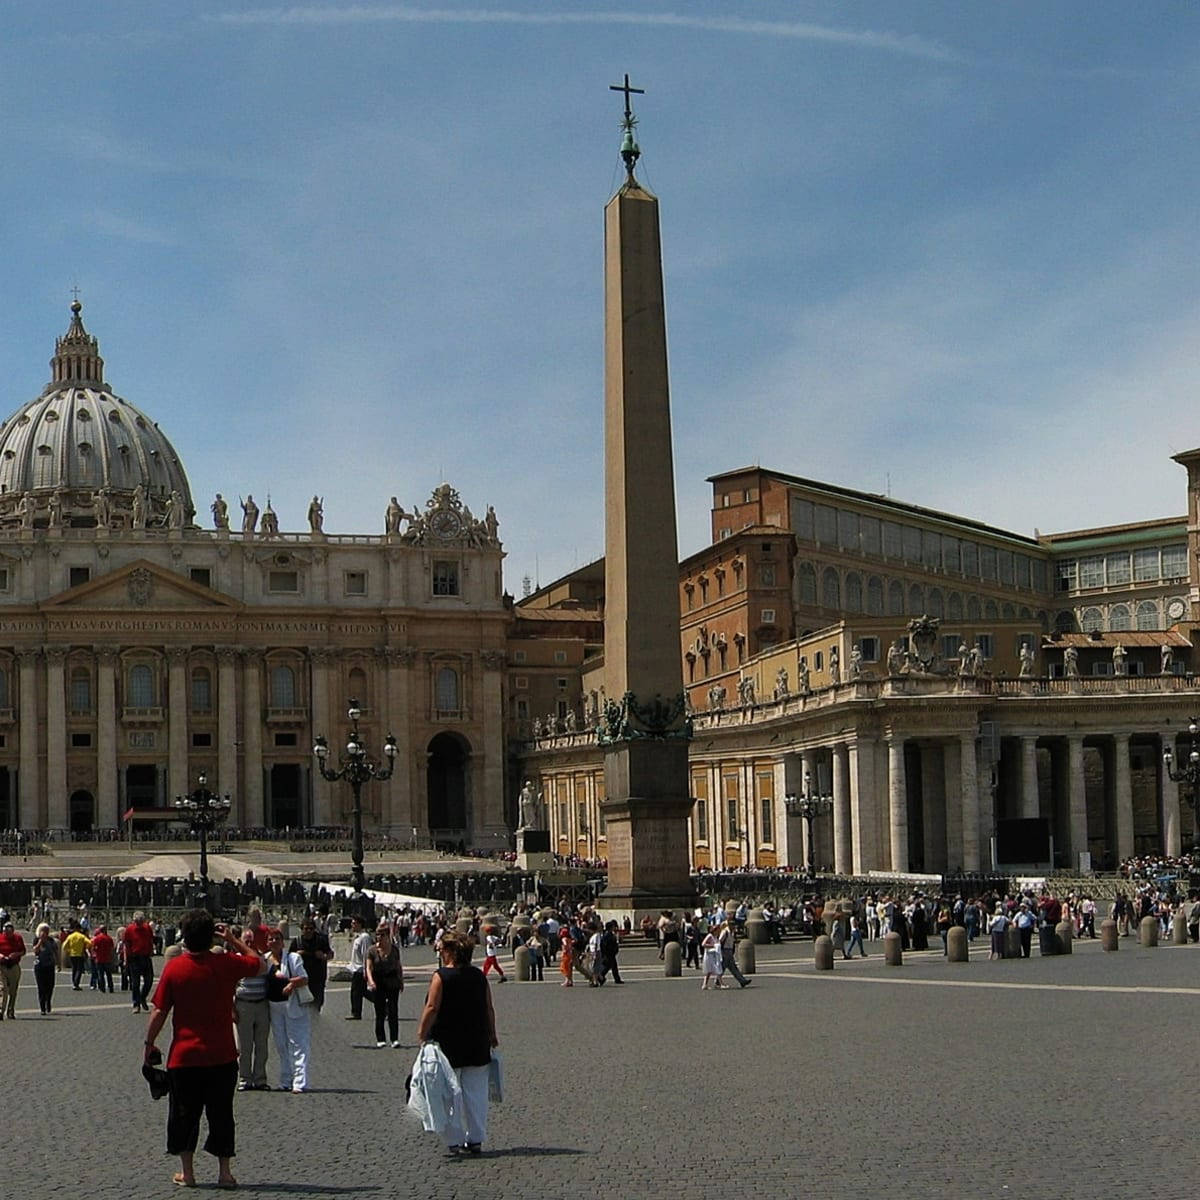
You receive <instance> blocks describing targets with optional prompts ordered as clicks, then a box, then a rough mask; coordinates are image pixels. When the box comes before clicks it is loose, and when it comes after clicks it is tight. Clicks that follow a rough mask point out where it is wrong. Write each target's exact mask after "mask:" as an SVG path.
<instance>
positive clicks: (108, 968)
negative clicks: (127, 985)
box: [91, 925, 116, 996]
mask: <svg viewBox="0 0 1200 1200" xmlns="http://www.w3.org/2000/svg"><path fill="white" fill-rule="evenodd" d="M115 953H116V943H115V942H114V941H113V940H112V937H111V936H110V935H109V932H108V926H107V925H97V926H96V933H95V935H94V936H93V938H92V948H91V954H92V980H93V983H92V986H93V987H94V988H96V990H97V991H101V992H102V991H104V990H105V989H104V985H105V983H107V984H108V994H109V995H110V996H111V995H112V992H113V956H114V954H115Z"/></svg>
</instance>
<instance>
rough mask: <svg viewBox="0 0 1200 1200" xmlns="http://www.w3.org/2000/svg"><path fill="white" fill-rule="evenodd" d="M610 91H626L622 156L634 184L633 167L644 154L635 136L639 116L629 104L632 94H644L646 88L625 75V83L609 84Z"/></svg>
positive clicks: (622, 124)
mask: <svg viewBox="0 0 1200 1200" xmlns="http://www.w3.org/2000/svg"><path fill="white" fill-rule="evenodd" d="M608 90H609V91H610V92H624V93H625V119H624V121H622V122H621V128H622V129H623V130H624V131H625V133H624V136H623V137H622V138H621V157H622V158H623V159H624V160H625V172H626V175H627V176H628V183H629V184H631V185H632V184H634V183H635V180H634V178H633V168H634V167H635V166H636V165H637V160H638V159H639V158H641V156H642V148H641V146H639V145H638V144H637V142H636V141H635V140H634V137H633V130H634V126H636V125H637V117H635V116H634V115H633V109H632V108H630V106H629V97H630V94H631V93H632V94H635V95H638V96H644V95H645V94H646V89H645V88H635V87H633V86H632V85H631V84H630V82H629V76H628V75H626V76H625V82H624V83H613V84H610V85H609V89H608Z"/></svg>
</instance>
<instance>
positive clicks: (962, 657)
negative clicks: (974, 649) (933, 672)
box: [958, 642, 973, 676]
mask: <svg viewBox="0 0 1200 1200" xmlns="http://www.w3.org/2000/svg"><path fill="white" fill-rule="evenodd" d="M972 662H973V660H972V658H971V651H970V650H968V649H967V643H966V642H959V643H958V673H959V675H963V676H966V675H970V674H971V664H972Z"/></svg>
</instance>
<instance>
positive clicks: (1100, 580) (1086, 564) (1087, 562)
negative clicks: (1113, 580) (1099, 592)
mask: <svg viewBox="0 0 1200 1200" xmlns="http://www.w3.org/2000/svg"><path fill="white" fill-rule="evenodd" d="M1079 586H1080V587H1081V588H1098V587H1103V586H1104V558H1103V557H1102V556H1101V555H1099V554H1093V555H1091V556H1090V557H1088V558H1081V559H1080V560H1079Z"/></svg>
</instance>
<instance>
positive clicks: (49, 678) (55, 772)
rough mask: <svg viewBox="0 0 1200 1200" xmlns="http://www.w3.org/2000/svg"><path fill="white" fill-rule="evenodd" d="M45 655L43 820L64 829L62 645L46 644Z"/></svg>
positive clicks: (63, 670) (65, 714)
mask: <svg viewBox="0 0 1200 1200" xmlns="http://www.w3.org/2000/svg"><path fill="white" fill-rule="evenodd" d="M45 655H46V824H47V825H48V826H49V827H50V828H51V829H66V828H67V826H68V825H69V824H70V820H69V818H68V816H67V691H66V685H65V669H64V665H65V663H66V659H67V649H66V647H65V646H47V647H46V649H45Z"/></svg>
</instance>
